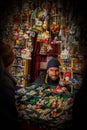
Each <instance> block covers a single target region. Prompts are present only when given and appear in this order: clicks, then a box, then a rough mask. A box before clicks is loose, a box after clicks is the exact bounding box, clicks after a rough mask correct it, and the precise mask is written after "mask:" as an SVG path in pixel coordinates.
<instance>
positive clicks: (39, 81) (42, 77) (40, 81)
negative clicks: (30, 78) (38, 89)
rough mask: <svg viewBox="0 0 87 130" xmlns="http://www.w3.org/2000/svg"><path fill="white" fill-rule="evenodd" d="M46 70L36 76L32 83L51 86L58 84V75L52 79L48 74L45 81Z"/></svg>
mask: <svg viewBox="0 0 87 130" xmlns="http://www.w3.org/2000/svg"><path fill="white" fill-rule="evenodd" d="M46 75H47V73H46V71H45V72H43V73H42V74H41V75H40V76H38V77H37V78H36V80H35V81H34V83H36V84H48V85H53V86H57V85H58V84H59V80H60V78H59V77H58V78H57V79H56V81H53V80H52V79H51V78H50V77H49V76H48V77H47V82H46Z"/></svg>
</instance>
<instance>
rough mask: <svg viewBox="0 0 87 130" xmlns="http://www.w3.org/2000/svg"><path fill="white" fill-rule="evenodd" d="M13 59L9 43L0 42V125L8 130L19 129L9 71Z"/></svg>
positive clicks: (13, 80)
mask: <svg viewBox="0 0 87 130" xmlns="http://www.w3.org/2000/svg"><path fill="white" fill-rule="evenodd" d="M14 59H15V55H14V52H13V49H12V47H11V45H10V44H7V43H3V42H0V126H1V128H2V129H5V128H7V129H9V130H11V129H13V130H19V129H20V126H19V121H18V111H17V108H16V102H15V88H16V81H15V79H14V78H13V77H12V75H11V73H10V71H9V70H11V66H12V63H13V61H14Z"/></svg>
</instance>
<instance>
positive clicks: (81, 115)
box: [72, 67, 87, 129]
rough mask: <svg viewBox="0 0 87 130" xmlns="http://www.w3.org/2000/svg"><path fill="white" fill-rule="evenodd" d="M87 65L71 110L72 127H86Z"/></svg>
mask: <svg viewBox="0 0 87 130" xmlns="http://www.w3.org/2000/svg"><path fill="white" fill-rule="evenodd" d="M86 117H87V67H84V71H83V77H82V84H81V87H80V89H79V90H78V91H77V93H76V96H75V99H74V104H73V111H72V127H73V129H76V128H77V129H81V128H82V129H87V124H86Z"/></svg>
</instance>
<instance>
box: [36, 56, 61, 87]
mask: <svg viewBox="0 0 87 130" xmlns="http://www.w3.org/2000/svg"><path fill="white" fill-rule="evenodd" d="M59 66H60V62H59V61H58V60H57V59H56V58H55V57H53V58H52V59H51V60H49V61H48V63H47V69H46V71H45V72H43V73H42V74H41V75H40V76H38V77H37V78H36V79H35V81H34V83H37V84H48V85H53V86H57V85H58V84H59V81H60V78H59Z"/></svg>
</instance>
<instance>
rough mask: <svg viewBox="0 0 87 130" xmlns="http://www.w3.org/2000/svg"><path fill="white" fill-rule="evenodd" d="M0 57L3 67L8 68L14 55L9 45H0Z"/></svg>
mask: <svg viewBox="0 0 87 130" xmlns="http://www.w3.org/2000/svg"><path fill="white" fill-rule="evenodd" d="M0 57H1V58H2V60H3V63H4V65H5V67H8V66H9V65H10V64H12V63H13V61H14V58H15V55H14V52H13V49H12V47H11V45H9V44H5V43H2V44H1V43H0Z"/></svg>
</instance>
